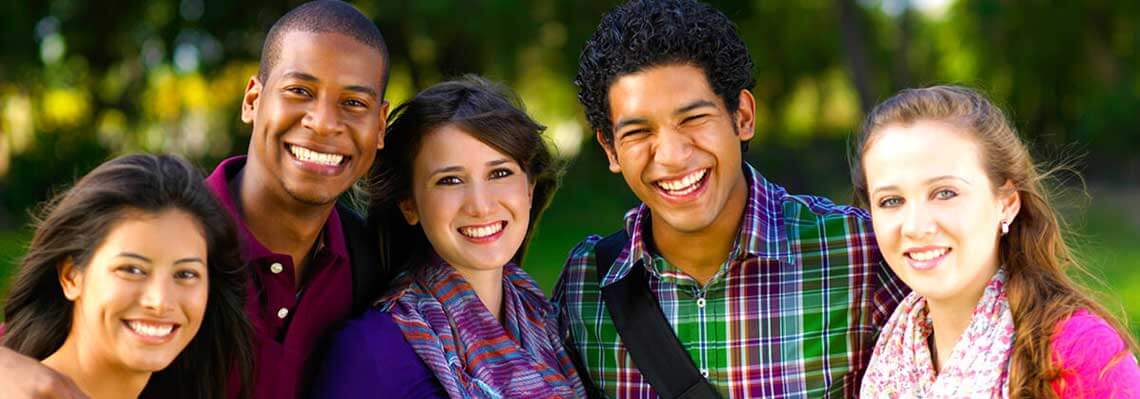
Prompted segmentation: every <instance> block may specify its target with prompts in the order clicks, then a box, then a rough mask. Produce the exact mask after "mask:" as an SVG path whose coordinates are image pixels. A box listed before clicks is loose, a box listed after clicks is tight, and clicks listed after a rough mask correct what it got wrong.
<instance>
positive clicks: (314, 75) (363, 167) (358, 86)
mask: <svg viewBox="0 0 1140 399" xmlns="http://www.w3.org/2000/svg"><path fill="white" fill-rule="evenodd" d="M387 70H388V60H387V51H386V50H385V46H384V42H383V39H382V38H381V36H380V31H379V30H378V29H376V25H375V24H373V23H372V21H370V20H369V19H368V18H366V17H364V16H363V15H361V14H360V13H359V12H358V11H357V10H356V9H354V8H352V7H351V6H349V5H347V4H345V3H341V2H336V1H324V2H313V3H307V4H305V5H302V6H300V7H298V8H296V9H294V10H293V11H291V12H289V14H286V15H285V16H284V17H282V18H281V19H280V20H278V21H277V23H276V24H275V25H274V26H273V28H271V29H270V31H269V34H268V36H267V37H266V40H265V45H264V47H263V48H262V54H261V65H260V70H259V71H258V75H257V76H255V77H251V78H250V80H249V83H248V85H247V86H246V90H245V97H244V98H243V101H242V112H241V117H242V121H244V122H246V123H250V124H252V125H253V132H252V134H251V136H250V143H249V151H248V155H247V156H245V157H235V158H230V159H227V160H225V161H223V162H222V163H221V164H220V165H218V167H217V169H215V170H214V173H213V174H211V175H210V177H209V178H207V179H206V184H207V187H209V188H210V190H211V191H213V192H214V194H215V195H216V196H217V198H218V199H219V200H220V201H221V203H222V205H223V206H224V207H225V208H226V209H227V210H228V211H229V212H230V213H231V215H233V216H234V219H235V220H236V221H237V227H238V234H239V237H241V241H242V242H241V244H242V255H243V258H244V260H245V261H246V264H247V265H248V267H249V268H250V272H251V273H252V274H253V275H252V278H251V284H250V286H249V296H248V297H247V303H246V313H247V314H248V315H249V317H250V321H251V322H252V324H253V326H254V340H255V341H254V354H255V360H254V364H255V370H254V381H253V386H252V387H250V388H251V392H252V393H253V397H254V398H257V399H260V398H266V399H268V398H294V397H297V396H298V395H299V394H301V393H302V392H303V391H302V386H303V385H304V381H303V380H304V379H305V375H307V373H305V369H306V364H308V363H309V359H310V357H311V355H312V353H313V350H314V348H315V347H316V346H317V344H318V342H319V341H320V339H321V338H322V337H323V336H324V335H325V333H326V332H327V330H328V329H329V328H330V327H332V326H334V325H335V324H337V323H338V322H340V321H341V320H344V319H345V318H346V317H348V316H349V314H350V310H351V308H352V304H353V294H354V292H353V278H354V272H353V270H352V264H351V262H350V259H349V246H348V244H347V242H346V239H347V237H346V234H345V230H344V228H343V226H342V223H345V222H346V219H348V218H358V216H356V215H354V214H352V213H351V211H349V210H347V209H346V208H340V209H338V208H337V206H336V201H337V199H338V198H339V197H340V196H341V194H343V193H344V192H345V191H347V190H348V189H349V188H350V187H351V186H352V184H353V183H355V182H356V181H357V179H359V178H360V177H361V176H363V175H364V174H365V173H367V172H368V169H369V168H370V167H371V166H372V160H373V158H374V157H375V155H376V150H377V149H379V148H380V147H381V146H382V138H383V135H384V128H385V116H386V115H387V112H388V103H387V102H386V101H384V97H383V93H384V85H385V81H386V78H387ZM365 244H367V245H376V243H375V242H370V243H365ZM375 266H376V267H378V265H375ZM231 381H232V379H231ZM231 391H232V392H235V393H236V389H231Z"/></svg>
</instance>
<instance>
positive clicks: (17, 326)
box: [0, 154, 252, 399]
mask: <svg viewBox="0 0 1140 399" xmlns="http://www.w3.org/2000/svg"><path fill="white" fill-rule="evenodd" d="M169 209H177V210H181V211H185V212H186V213H189V214H190V215H192V216H193V217H194V219H195V220H196V221H197V222H198V226H199V228H200V229H201V230H202V233H203V235H204V236H205V239H206V251H207V255H206V258H207V259H206V268H207V274H206V276H207V279H208V280H209V288H208V289H207V291H208V294H207V295H208V300H207V302H206V310H205V314H204V315H203V317H202V325H201V327H200V328H199V330H198V333H197V334H195V335H194V338H192V339H191V340H190V343H189V344H187V345H186V348H183V349H182V352H181V353H179V354H178V356H177V357H176V358H175V359H174V361H172V362H171V363H170V365H169V366H167V367H166V368H165V369H162V370H160V371H158V372H155V373H154V374H152V375H151V377H150V380H149V381H148V382H147V385H146V388H145V389H144V390H143V393H142V396H143V397H151V396H154V397H163V398H196V399H208V398H222V397H225V395H226V384H227V381H228V378H229V374H230V372H231V371H234V370H236V371H237V373H238V375H240V376H241V380H242V382H244V384H243V385H242V387H243V389H246V387H249V386H250V385H249V382H250V370H251V365H252V349H251V345H252V344H251V343H250V340H251V338H250V336H251V332H250V331H251V327H250V324H249V321H248V320H246V317H245V311H244V307H243V306H244V303H245V287H246V273H245V271H244V266H243V265H242V263H241V258H240V255H239V253H238V244H237V234H236V233H235V232H234V227H233V222H232V221H230V219H229V217H228V216H227V214H226V212H225V211H224V210H223V209H222V207H221V205H218V203H217V202H216V201H215V200H214V198H213V196H212V195H211V194H210V192H209V191H207V189H206V186H205V185H204V184H203V178H202V174H201V173H200V172H198V170H197V169H195V168H194V167H193V166H191V165H190V163H188V162H186V161H185V160H183V159H182V158H179V157H176V156H172V155H158V156H156V155H141V154H140V155H127V156H123V157H120V158H117V159H114V160H111V161H107V162H105V163H103V164H102V165H99V167H97V168H95V169H94V170H92V171H91V173H88V174H87V175H86V176H84V177H83V178H82V179H79V182H77V183H75V185H74V186H73V187H71V188H70V189H69V190H67V191H66V192H64V193H63V194H61V195H59V196H57V197H55V198H54V199H52V200H51V201H49V202H48V203H47V204H46V205H45V206H44V207H43V211H42V216H40V221H39V223H38V224H37V227H36V232H35V235H34V236H33V237H32V242H31V244H30V245H29V247H28V252H27V254H26V255H24V258H23V261H22V262H21V264H20V270H19V272H18V273H17V274H16V276H15V278H14V279H13V280H12V286H11V289H10V290H9V292H8V301H7V304H6V305H5V306H4V317H5V318H6V320H7V331H6V332H5V333H4V337H3V339H0V344H2V345H4V346H6V347H9V348H11V349H12V350H14V351H16V352H19V353H21V354H23V355H25V356H30V357H32V358H35V359H38V360H43V359H44V358H47V357H48V356H50V355H51V354H52V353H55V351H57V350H59V347H60V346H62V345H63V343H64V341H65V340H66V339H67V335H68V334H69V333H70V331H71V322H72V317H73V316H72V309H73V304H72V302H71V301H69V300H68V299H67V298H66V297H64V295H63V289H62V288H61V287H60V283H59V267H60V265H62V264H63V262H65V261H68V260H70V261H71V262H72V263H73V264H74V265H75V267H76V268H79V269H83V268H86V267H87V266H88V262H90V261H91V258H92V256H94V254H95V249H96V248H98V247H99V245H100V243H102V241H103V239H104V237H106V235H107V233H109V232H110V231H111V229H112V228H113V227H114V226H115V225H116V224H117V223H119V222H121V221H122V220H123V219H124V218H125V217H129V216H128V215H129V214H130V213H131V212H143V213H144V214H149V215H153V214H158V213H160V212H162V211H164V210H169ZM243 396H244V393H243Z"/></svg>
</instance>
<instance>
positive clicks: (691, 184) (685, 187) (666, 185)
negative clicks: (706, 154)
mask: <svg viewBox="0 0 1140 399" xmlns="http://www.w3.org/2000/svg"><path fill="white" fill-rule="evenodd" d="M707 172H708V169H701V170H699V171H696V172H693V173H690V174H689V175H688V176H685V177H682V178H680V179H677V180H662V181H658V182H657V185H658V186H659V187H661V188H663V189H665V190H666V191H670V193H669V194H672V195H685V194H688V193H691V192H693V190H696V189H697V185H696V183H697V182H699V181H701V179H703V178H704V177H705V173H707Z"/></svg>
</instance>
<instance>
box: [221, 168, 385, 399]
mask: <svg viewBox="0 0 1140 399" xmlns="http://www.w3.org/2000/svg"><path fill="white" fill-rule="evenodd" d="M244 166H245V157H244V156H238V157H233V158H229V159H226V160H225V161H222V163H221V164H219V165H218V167H217V168H216V169H214V172H213V173H212V174H210V177H208V178H206V187H207V188H209V189H210V191H211V192H212V193H213V194H214V197H216V198H217V199H218V202H220V203H221V204H222V207H224V208H225V209H226V211H227V212H228V213H229V214H230V216H231V217H232V218H233V220H234V222H235V225H236V227H237V232H238V239H239V240H240V243H241V256H242V261H244V262H245V263H246V265H247V267H249V270H251V272H252V273H253V275H252V276H251V278H250V284H249V287H248V296H247V297H246V304H245V313H246V315H247V316H248V317H249V320H250V322H251V323H252V324H253V355H254V374H253V386H252V387H250V388H251V389H250V391H251V393H252V398H253V399H271V398H273V399H276V398H296V397H298V395H299V394H301V393H303V392H304V387H303V385H304V383H305V376H307V375H310V374H309V373H307V371H310V370H307V369H306V367H305V365H306V363H307V362H308V360H309V356H310V354H312V352H313V350H314V349H315V348H316V346H317V345H318V343H319V341H320V340H321V339H322V338H323V337H324V335H325V333H326V332H327V330H328V329H329V328H330V327H331V326H333V325H334V324H336V323H339V322H340V321H342V320H344V319H345V318H346V317H348V314H349V311H350V308H351V305H352V297H351V294H352V271H351V266H350V264H349V258H348V246H347V244H346V243H345V239H344V231H343V230H342V229H341V225H340V217H339V216H338V215H337V211H336V209H335V208H334V209H333V211H332V213H331V214H330V215H329V218H328V221H327V222H326V223H325V227H324V231H322V232H321V236H322V239H321V240H319V241H318V244H317V246H318V249H317V251H316V252H315V253H314V256H313V257H312V264H310V265H309V268H310V269H311V270H312V272H310V274H309V279H308V281H306V282H305V285H304V286H303V287H300V288H301V289H300V290H299V289H298V286H297V283H296V282H295V281H294V280H295V278H294V275H295V273H294V272H293V259H292V257H291V256H289V255H286V254H279V253H274V252H273V251H270V250H269V248H266V247H265V246H264V245H262V244H261V242H259V241H258V240H257V237H254V236H253V233H252V232H250V231H249V227H248V226H247V225H246V223H245V220H244V219H243V218H242V215H241V212H240V210H239V208H238V205H237V201H235V195H234V194H235V193H233V192H231V191H230V185H231V183H232V182H233V181H234V179H235V177H236V176H237V175H238V173H239V172H240V171H241V169H242V167H244ZM322 243H323V244H322ZM405 346H406V345H405ZM236 377H237V374H236V373H234V374H231V376H230V383H229V384H228V391H229V392H230V394H229V397H231V398H235V397H237V392H238V388H239V387H238V385H239V382H238V381H237V378H236Z"/></svg>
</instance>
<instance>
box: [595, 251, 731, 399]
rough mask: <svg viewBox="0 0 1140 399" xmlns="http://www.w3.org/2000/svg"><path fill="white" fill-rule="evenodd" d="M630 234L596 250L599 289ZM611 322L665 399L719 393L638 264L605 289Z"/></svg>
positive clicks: (716, 395)
mask: <svg viewBox="0 0 1140 399" xmlns="http://www.w3.org/2000/svg"><path fill="white" fill-rule="evenodd" d="M628 244H629V234H628V233H626V232H625V230H621V231H618V232H617V233H614V234H611V235H610V236H608V237H606V238H604V239H602V240H601V241H599V242H598V244H597V245H596V246H595V248H596V250H595V252H594V258H595V259H596V260H597V262H598V264H597V270H598V284H601V282H602V280H603V279H604V277H605V275H606V273H608V272H609V269H610V268H611V267H612V266H613V263H614V261H615V260H616V259H617V256H618V255H619V254H620V253H621V250H622V249H623V248H625V247H626V246H627V245H628ZM601 291H602V298H603V300H604V301H605V302H606V308H607V309H609V311H610V319H611V320H613V322H614V327H616V328H617V331H618V335H620V336H621V341H622V344H623V345H625V348H626V350H628V351H629V355H630V357H632V358H633V362H634V364H635V365H637V368H638V370H639V371H640V372H641V375H642V376H645V379H646V380H648V381H649V384H650V385H652V386H653V389H654V390H656V391H657V394H658V395H660V396H661V397H662V398H665V399H672V398H678V399H681V398H683V399H713V398H720V394H719V393H717V391H716V389H715V388H713V386H712V385H711V384H709V383H708V381H707V380H705V378H704V377H703V376H701V373H700V371H698V370H697V367H696V366H695V365H693V359H692V358H690V357H689V352H688V351H686V350H685V347H684V345H682V344H681V341H680V340H679V339H677V334H676V333H674V332H673V326H672V325H670V324H669V321H668V320H666V319H665V313H664V312H662V311H661V306H660V304H658V303H657V298H655V297H654V296H653V293H652V292H650V290H649V276H648V275H647V272H646V271H645V267H643V266H642V264H641V261H638V262H637V263H636V264H634V265H633V268H632V269H630V271H629V274H628V275H626V276H625V277H624V278H622V279H621V280H618V281H615V282H613V283H612V284H610V285H608V286H606V287H602V288H601Z"/></svg>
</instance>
